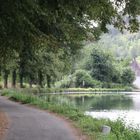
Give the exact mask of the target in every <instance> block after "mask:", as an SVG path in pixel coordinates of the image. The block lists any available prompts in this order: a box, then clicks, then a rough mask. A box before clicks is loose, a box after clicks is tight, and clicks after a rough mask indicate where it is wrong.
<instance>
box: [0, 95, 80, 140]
mask: <svg viewBox="0 0 140 140" xmlns="http://www.w3.org/2000/svg"><path fill="white" fill-rule="evenodd" d="M0 108H2V110H3V111H4V112H6V113H7V115H8V117H9V119H10V126H9V130H8V132H7V135H6V140H79V138H78V136H76V134H74V132H73V129H72V128H71V127H70V126H69V124H68V123H67V122H66V121H64V120H63V119H60V118H58V117H56V116H54V115H52V114H50V113H47V112H45V111H41V110H38V109H34V108H31V107H27V106H24V105H20V104H18V103H15V102H12V101H9V100H7V99H5V98H3V97H0Z"/></svg>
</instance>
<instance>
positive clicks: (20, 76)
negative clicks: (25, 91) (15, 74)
mask: <svg viewBox="0 0 140 140" xmlns="http://www.w3.org/2000/svg"><path fill="white" fill-rule="evenodd" d="M19 83H20V88H23V73H22V71H20V73H19Z"/></svg>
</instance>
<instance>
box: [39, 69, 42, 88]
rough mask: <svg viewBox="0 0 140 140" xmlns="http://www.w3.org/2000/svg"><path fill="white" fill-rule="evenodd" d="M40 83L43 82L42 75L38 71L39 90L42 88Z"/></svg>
mask: <svg viewBox="0 0 140 140" xmlns="http://www.w3.org/2000/svg"><path fill="white" fill-rule="evenodd" d="M42 81H43V75H42V72H41V71H40V70H39V71H38V84H39V86H40V87H41V88H43V84H42Z"/></svg>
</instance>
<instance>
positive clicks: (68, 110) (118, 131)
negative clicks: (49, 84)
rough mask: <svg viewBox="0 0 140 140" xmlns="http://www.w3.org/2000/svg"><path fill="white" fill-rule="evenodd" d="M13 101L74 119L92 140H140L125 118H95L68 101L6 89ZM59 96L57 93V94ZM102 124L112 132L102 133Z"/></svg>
mask: <svg viewBox="0 0 140 140" xmlns="http://www.w3.org/2000/svg"><path fill="white" fill-rule="evenodd" d="M2 95H3V96H7V97H8V98H9V99H11V100H13V101H17V102H20V103H23V104H29V105H34V106H35V107H38V108H40V109H44V110H48V111H51V112H54V113H57V114H59V115H62V116H65V117H66V118H68V119H70V120H72V122H73V124H74V125H75V126H76V127H77V128H79V129H80V130H81V131H82V132H83V133H84V134H86V135H88V136H89V139H91V140H139V139H140V132H139V131H138V130H137V129H134V128H132V127H131V126H128V127H126V126H125V123H124V122H123V120H121V119H119V120H117V121H114V122H113V121H110V120H105V119H95V118H92V117H90V116H87V115H85V114H84V112H83V111H82V110H79V109H78V108H76V107H74V106H73V105H72V104H67V103H66V102H63V103H62V102H56V101H55V100H49V99H45V98H40V97H38V96H34V95H31V94H29V93H21V92H19V91H17V92H16V91H11V90H5V91H3V93H2ZM56 96H57V95H56ZM102 125H108V126H110V127H111V133H110V134H109V135H105V134H103V133H102V130H101V128H102Z"/></svg>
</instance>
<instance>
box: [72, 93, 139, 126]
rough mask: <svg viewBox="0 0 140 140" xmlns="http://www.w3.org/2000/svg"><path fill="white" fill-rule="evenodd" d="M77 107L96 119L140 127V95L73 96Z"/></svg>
mask: <svg viewBox="0 0 140 140" xmlns="http://www.w3.org/2000/svg"><path fill="white" fill-rule="evenodd" d="M71 100H72V101H73V102H74V103H75V104H76V106H77V107H79V108H81V109H82V110H84V111H85V113H86V114H87V115H90V116H92V117H94V118H107V119H110V120H117V119H120V118H121V119H123V120H124V121H125V123H126V125H130V126H133V127H139V125H140V93H138V94H126V95H118V94H117V95H96V96H73V97H71Z"/></svg>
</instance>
